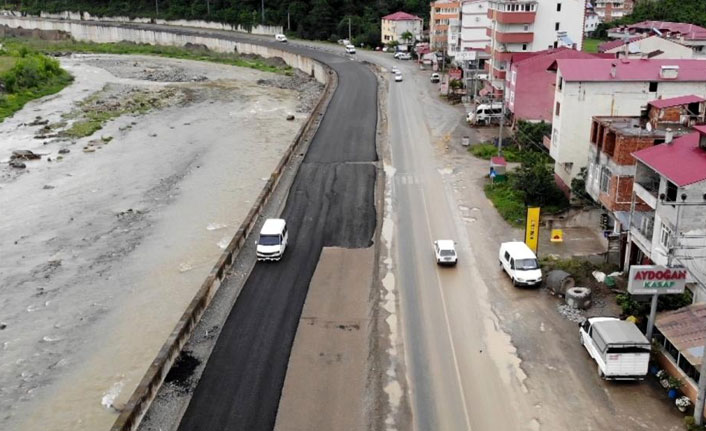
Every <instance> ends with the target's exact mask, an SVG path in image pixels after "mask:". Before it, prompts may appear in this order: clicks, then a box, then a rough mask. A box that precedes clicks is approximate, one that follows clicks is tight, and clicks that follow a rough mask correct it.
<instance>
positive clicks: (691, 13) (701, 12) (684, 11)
mask: <svg viewBox="0 0 706 431" xmlns="http://www.w3.org/2000/svg"><path fill="white" fill-rule="evenodd" d="M650 20H654V21H671V22H685V23H689V24H696V25H699V26H701V27H706V7H704V1H703V0H642V1H639V2H635V6H634V7H633V11H632V13H631V14H630V15H626V16H624V17H622V18H619V19H616V20H613V21H610V22H607V23H601V24H598V27H597V28H596V30H595V31H594V32H593V37H595V38H599V39H605V38H607V37H608V34H607V30H608V29H610V28H613V27H617V26H620V25H626V24H634V23H636V22H640V21H650Z"/></svg>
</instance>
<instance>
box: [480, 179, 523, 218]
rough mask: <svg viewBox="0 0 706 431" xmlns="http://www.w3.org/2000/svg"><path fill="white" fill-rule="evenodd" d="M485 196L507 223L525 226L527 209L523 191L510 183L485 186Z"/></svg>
mask: <svg viewBox="0 0 706 431" xmlns="http://www.w3.org/2000/svg"><path fill="white" fill-rule="evenodd" d="M485 195H486V196H487V197H488V199H490V201H491V202H493V206H495V209H497V210H498V213H499V214H500V216H501V217H502V218H503V219H505V221H507V222H508V223H510V224H512V225H513V226H516V227H521V226H522V225H524V220H525V213H526V211H527V209H526V207H525V202H524V196H523V194H522V192H521V191H519V190H516V189H515V188H514V187H513V186H512V185H511V184H510V183H509V182H505V183H491V184H486V185H485Z"/></svg>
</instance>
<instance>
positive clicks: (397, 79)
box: [395, 73, 402, 82]
mask: <svg viewBox="0 0 706 431" xmlns="http://www.w3.org/2000/svg"><path fill="white" fill-rule="evenodd" d="M395 82H402V74H401V73H397V74H395Z"/></svg>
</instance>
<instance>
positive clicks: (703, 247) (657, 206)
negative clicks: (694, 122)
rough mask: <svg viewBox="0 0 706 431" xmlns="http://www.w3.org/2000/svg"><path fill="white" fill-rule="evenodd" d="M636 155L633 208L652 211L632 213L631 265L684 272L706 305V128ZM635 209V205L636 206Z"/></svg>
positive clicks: (627, 261) (697, 128)
mask: <svg viewBox="0 0 706 431" xmlns="http://www.w3.org/2000/svg"><path fill="white" fill-rule="evenodd" d="M694 129H695V130H696V131H695V132H693V133H690V134H688V135H684V136H682V137H680V138H677V139H675V140H674V141H672V142H671V143H665V144H662V145H657V146H654V147H650V148H645V149H644V150H640V151H637V152H635V153H633V156H634V157H635V159H636V160H637V165H636V170H635V183H634V184H633V202H635V201H636V200H637V199H639V200H641V201H643V202H645V203H646V204H647V205H648V206H649V208H650V209H651V211H633V212H631V217H630V218H631V226H630V235H629V241H630V242H629V243H628V251H627V253H626V258H625V260H626V263H627V264H642V263H647V264H650V263H653V264H656V265H667V264H671V265H674V266H677V265H678V266H684V267H686V268H687V270H688V272H689V276H690V278H691V281H692V282H697V284H696V286H693V287H692V293H693V294H694V302H704V301H706V291H705V290H704V287H705V286H706V258H705V257H704V256H706V127H704V126H696V127H695V128H694ZM633 206H634V204H633Z"/></svg>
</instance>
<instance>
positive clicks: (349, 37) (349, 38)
mask: <svg viewBox="0 0 706 431" xmlns="http://www.w3.org/2000/svg"><path fill="white" fill-rule="evenodd" d="M351 39H352V37H351V17H350V16H349V17H348V42H350V43H352V42H351Z"/></svg>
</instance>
